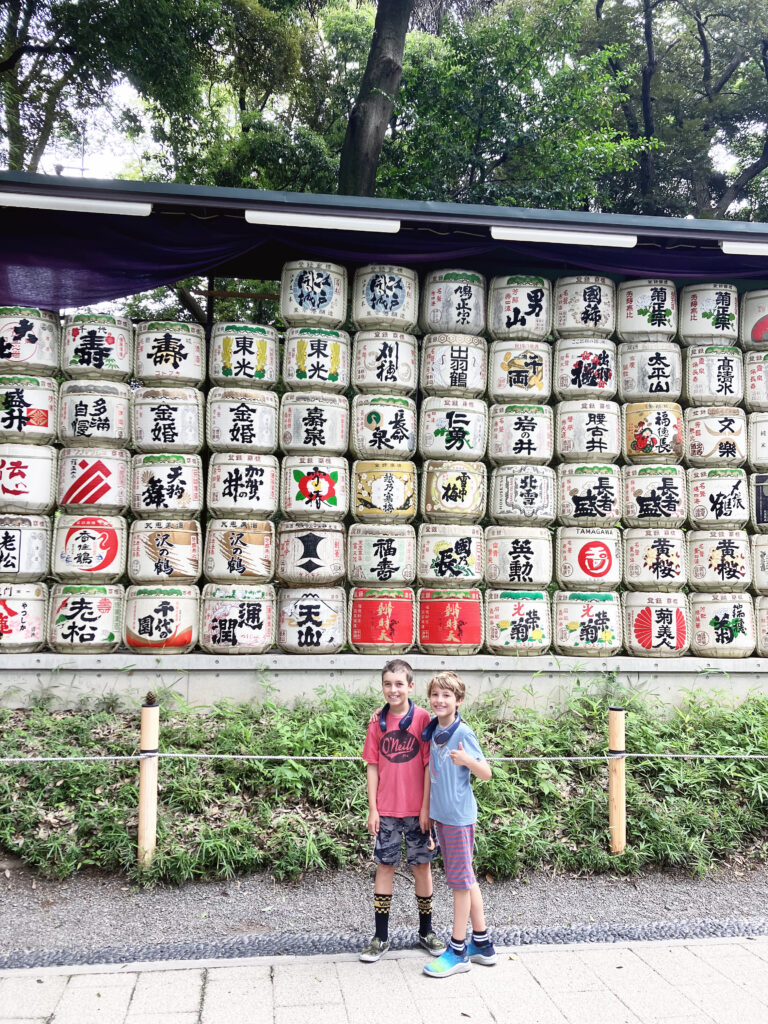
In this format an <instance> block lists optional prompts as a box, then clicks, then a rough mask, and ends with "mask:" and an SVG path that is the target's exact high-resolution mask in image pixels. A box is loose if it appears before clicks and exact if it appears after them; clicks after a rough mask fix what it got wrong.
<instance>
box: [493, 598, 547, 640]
mask: <svg viewBox="0 0 768 1024" xmlns="http://www.w3.org/2000/svg"><path fill="white" fill-rule="evenodd" d="M551 643H552V624H551V621H550V613H549V598H548V597H547V595H546V594H545V593H542V592H537V591H535V590H521V591H514V590H513V591H510V590H486V592H485V646H486V648H487V649H488V650H489V651H490V652H491V654H505V655H507V654H509V655H512V657H518V656H519V657H526V656H528V657H536V656H537V655H539V654H546V653H547V652H548V651H549V648H550V645H551Z"/></svg>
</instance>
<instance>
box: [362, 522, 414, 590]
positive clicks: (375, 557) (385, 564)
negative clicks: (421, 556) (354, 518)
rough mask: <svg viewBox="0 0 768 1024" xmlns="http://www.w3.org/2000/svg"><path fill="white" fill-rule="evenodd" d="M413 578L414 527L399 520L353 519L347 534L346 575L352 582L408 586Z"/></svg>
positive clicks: (382, 585) (367, 585) (369, 584)
mask: <svg viewBox="0 0 768 1024" xmlns="http://www.w3.org/2000/svg"><path fill="white" fill-rule="evenodd" d="M415 578H416V531H415V530H414V528H413V527H412V526H408V525H404V524H403V525H401V524H399V523H396V524H390V523H381V524H378V523H354V524H353V525H352V526H350V528H349V532H348V534H347V579H348V580H349V582H350V583H351V584H353V585H355V586H365V587H374V586H379V587H407V586H409V585H410V584H411V583H413V581H414V579H415Z"/></svg>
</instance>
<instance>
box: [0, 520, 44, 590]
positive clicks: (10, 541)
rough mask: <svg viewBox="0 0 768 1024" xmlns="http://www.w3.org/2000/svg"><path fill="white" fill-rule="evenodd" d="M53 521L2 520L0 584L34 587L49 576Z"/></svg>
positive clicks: (0, 525) (0, 531)
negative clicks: (0, 581) (21, 584)
mask: <svg viewBox="0 0 768 1024" xmlns="http://www.w3.org/2000/svg"><path fill="white" fill-rule="evenodd" d="M50 547H51V521H50V519H48V518H47V516H0V580H3V581H5V582H7V583H35V582H37V581H38V580H42V579H43V578H44V577H46V576H47V575H48V560H49V557H50Z"/></svg>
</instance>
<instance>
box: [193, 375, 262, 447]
mask: <svg viewBox="0 0 768 1024" xmlns="http://www.w3.org/2000/svg"><path fill="white" fill-rule="evenodd" d="M278 405H279V403H278V398H277V395H276V394H275V393H274V392H273V391H246V390H245V389H243V388H211V390H210V391H209V393H208V414H207V416H206V435H205V436H206V440H207V442H208V447H209V448H210V449H211V451H214V452H223V451H235V452H255V453H256V454H262V455H269V454H271V453H272V452H274V451H275V450H276V448H277V412H278Z"/></svg>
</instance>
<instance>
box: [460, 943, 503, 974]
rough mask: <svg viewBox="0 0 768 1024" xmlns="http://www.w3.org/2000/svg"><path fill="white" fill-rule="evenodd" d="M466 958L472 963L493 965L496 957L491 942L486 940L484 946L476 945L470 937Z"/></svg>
mask: <svg viewBox="0 0 768 1024" xmlns="http://www.w3.org/2000/svg"><path fill="white" fill-rule="evenodd" d="M467 959H468V960H471V961H472V963H473V964H485V966H486V967H493V965H494V964H495V963H496V962H497V960H498V957H497V956H496V950H495V949H494V948H493V943H492V942H488V943H486V945H484V946H478V945H477V943H476V942H473V941H472V940H471V939H470V941H469V942H468V943H467Z"/></svg>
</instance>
